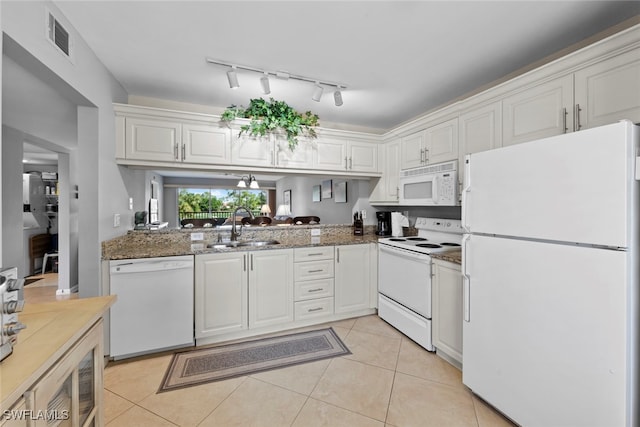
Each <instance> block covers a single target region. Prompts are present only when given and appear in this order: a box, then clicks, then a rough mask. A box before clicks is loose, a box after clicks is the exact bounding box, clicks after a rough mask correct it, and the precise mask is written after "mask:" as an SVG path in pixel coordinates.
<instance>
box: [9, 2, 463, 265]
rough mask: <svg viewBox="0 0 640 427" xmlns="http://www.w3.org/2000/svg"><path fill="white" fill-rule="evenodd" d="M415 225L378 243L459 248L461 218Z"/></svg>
mask: <svg viewBox="0 0 640 427" xmlns="http://www.w3.org/2000/svg"><path fill="white" fill-rule="evenodd" d="M0 1H1V0H0ZM415 227H416V229H417V230H418V234H417V235H414V236H406V237H402V236H398V237H388V238H384V239H380V240H378V243H380V244H383V245H387V246H393V247H396V248H400V249H406V250H409V251H412V252H418V253H421V254H426V255H430V254H435V253H439V252H446V251H451V250H454V249H457V248H459V247H460V243H461V242H462V231H463V230H462V224H461V221H460V220H453V219H442V218H416V223H415Z"/></svg>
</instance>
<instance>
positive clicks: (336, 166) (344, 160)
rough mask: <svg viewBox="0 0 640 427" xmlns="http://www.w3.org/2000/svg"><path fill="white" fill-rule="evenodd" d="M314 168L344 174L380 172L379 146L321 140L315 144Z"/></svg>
mask: <svg viewBox="0 0 640 427" xmlns="http://www.w3.org/2000/svg"><path fill="white" fill-rule="evenodd" d="M313 168H314V169H317V170H330V171H344V172H374V173H375V172H378V145H377V144H374V143H369V142H357V141H345V140H341V139H332V138H319V139H318V141H317V142H315V149H314V156H313Z"/></svg>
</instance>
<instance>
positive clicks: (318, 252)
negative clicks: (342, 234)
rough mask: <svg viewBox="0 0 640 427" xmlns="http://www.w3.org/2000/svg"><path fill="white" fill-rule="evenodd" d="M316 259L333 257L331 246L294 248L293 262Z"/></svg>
mask: <svg viewBox="0 0 640 427" xmlns="http://www.w3.org/2000/svg"><path fill="white" fill-rule="evenodd" d="M316 259H333V246H322V247H311V248H295V249H294V252H293V261H294V262H299V261H313V260H316Z"/></svg>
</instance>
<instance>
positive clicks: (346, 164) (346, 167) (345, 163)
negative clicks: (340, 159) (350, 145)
mask: <svg viewBox="0 0 640 427" xmlns="http://www.w3.org/2000/svg"><path fill="white" fill-rule="evenodd" d="M344 168H345V169H349V165H348V163H347V158H346V157H345V158H344Z"/></svg>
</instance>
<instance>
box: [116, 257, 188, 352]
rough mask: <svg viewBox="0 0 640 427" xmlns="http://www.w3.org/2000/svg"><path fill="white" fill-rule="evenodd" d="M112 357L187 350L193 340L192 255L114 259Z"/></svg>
mask: <svg viewBox="0 0 640 427" xmlns="http://www.w3.org/2000/svg"><path fill="white" fill-rule="evenodd" d="M109 271H110V288H111V290H110V293H111V294H112V295H117V296H118V300H117V301H116V303H115V304H114V305H113V306H112V307H111V315H110V334H109V335H110V355H111V357H113V358H114V359H123V358H126V357H133V356H137V355H140V354H144V353H150V352H155V351H159V350H167V349H172V348H178V347H186V346H191V345H193V344H194V340H193V256H191V255H185V256H174V257H162V258H142V259H126V260H117V261H110V263H109Z"/></svg>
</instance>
